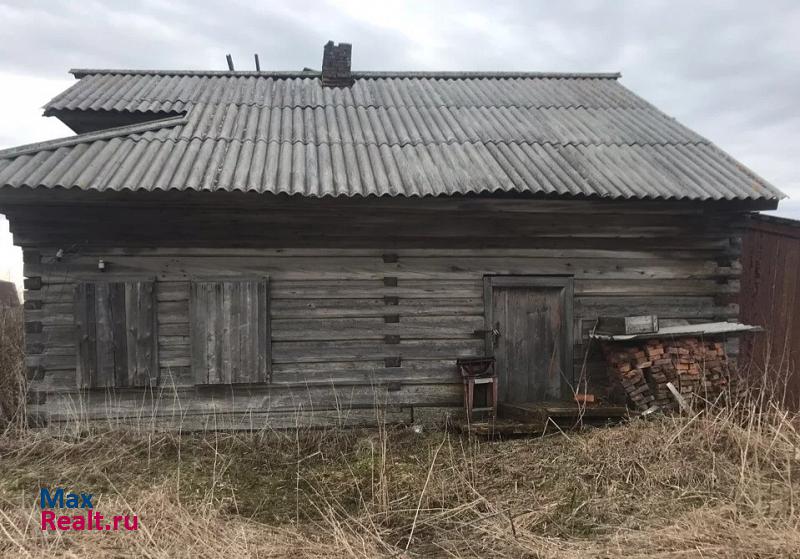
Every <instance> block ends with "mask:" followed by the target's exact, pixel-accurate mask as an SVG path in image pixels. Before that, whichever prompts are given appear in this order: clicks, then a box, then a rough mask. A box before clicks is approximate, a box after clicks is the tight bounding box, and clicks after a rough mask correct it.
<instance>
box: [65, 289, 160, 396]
mask: <svg viewBox="0 0 800 559" xmlns="http://www.w3.org/2000/svg"><path fill="white" fill-rule="evenodd" d="M75 322H76V329H77V332H78V386H79V387H80V388H100V387H111V386H113V387H126V386H155V385H157V384H158V345H157V339H158V338H157V321H156V299H155V283H154V282H152V281H125V282H84V283H79V284H78V286H77V289H76V291H75Z"/></svg>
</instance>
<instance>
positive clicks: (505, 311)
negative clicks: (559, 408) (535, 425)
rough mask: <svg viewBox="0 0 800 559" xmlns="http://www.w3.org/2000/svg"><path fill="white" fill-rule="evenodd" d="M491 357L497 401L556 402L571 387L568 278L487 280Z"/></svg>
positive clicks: (500, 277) (570, 281)
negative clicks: (494, 362) (496, 379)
mask: <svg viewBox="0 0 800 559" xmlns="http://www.w3.org/2000/svg"><path fill="white" fill-rule="evenodd" d="M486 280H487V283H486V295H487V298H488V301H487V316H486V318H487V330H489V331H492V333H490V334H489V336H488V337H487V345H488V346H489V353H490V354H493V355H494V357H495V359H496V360H497V373H498V377H499V378H498V382H499V399H500V401H501V402H508V403H523V402H537V401H546V400H559V399H561V398H563V397H566V396H567V395H568V394H569V386H570V385H571V384H572V380H573V378H572V376H573V375H572V280H571V278H561V277H557V278H551V277H520V276H515V277H503V276H493V277H489V278H486Z"/></svg>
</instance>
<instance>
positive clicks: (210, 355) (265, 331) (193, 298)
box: [189, 278, 271, 384]
mask: <svg viewBox="0 0 800 559" xmlns="http://www.w3.org/2000/svg"><path fill="white" fill-rule="evenodd" d="M268 292H269V291H268V279H266V278H262V279H253V280H225V281H193V282H192V287H191V294H190V303H189V304H190V309H189V325H190V326H189V327H190V329H191V344H192V371H193V373H194V377H195V382H196V383H197V384H234V383H257V382H267V381H268V380H269V376H270V367H271V355H270V332H269V307H268Z"/></svg>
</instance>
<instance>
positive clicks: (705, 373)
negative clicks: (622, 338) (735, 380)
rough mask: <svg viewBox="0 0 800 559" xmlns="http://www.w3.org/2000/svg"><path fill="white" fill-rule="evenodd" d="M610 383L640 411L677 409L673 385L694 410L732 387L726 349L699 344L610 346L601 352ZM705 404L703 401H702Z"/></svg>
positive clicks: (694, 340)
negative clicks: (670, 385)
mask: <svg viewBox="0 0 800 559" xmlns="http://www.w3.org/2000/svg"><path fill="white" fill-rule="evenodd" d="M603 351H604V354H605V356H606V360H607V362H608V365H609V374H610V375H611V377H612V379H611V380H612V382H619V383H620V384H621V385H622V387H623V388H624V389H625V393H626V394H627V395H628V398H629V399H630V401H631V402H632V403H633V404H634V406H635V407H636V408H637V409H639V410H646V409H648V408H649V407H651V406H654V405H655V406H658V407H659V408H661V409H668V410H669V409H677V408H678V403H677V402H676V400H675V398H674V396H673V395H672V393H671V392H670V390H669V388H668V387H667V383H668V382H671V383H672V384H673V385H674V386H675V388H676V389H677V390H678V391H679V392H680V394H681V396H683V398H684V399H685V400H686V402H687V403H689V404H690V405H691V404H692V403H693V401H695V400H698V399H704V400H712V401H713V400H715V399H716V398H717V397H718V396H719V395H720V394H721V393H722V392H723V390H725V388H726V387H727V386H728V384H729V383H730V382H731V379H730V374H729V370H728V359H727V356H726V355H725V346H724V345H723V344H722V343H720V342H709V341H702V340H698V339H697V338H679V339H674V340H660V339H652V340H647V341H641V342H635V343H624V344H622V343H608V344H606V345H604V347H603ZM701 401H702V400H701Z"/></svg>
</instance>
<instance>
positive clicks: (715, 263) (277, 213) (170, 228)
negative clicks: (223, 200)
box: [4, 199, 744, 426]
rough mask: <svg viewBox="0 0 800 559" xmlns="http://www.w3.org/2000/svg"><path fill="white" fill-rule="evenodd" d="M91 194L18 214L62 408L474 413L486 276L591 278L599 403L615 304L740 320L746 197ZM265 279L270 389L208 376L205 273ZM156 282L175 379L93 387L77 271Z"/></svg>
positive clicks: (32, 355)
mask: <svg viewBox="0 0 800 559" xmlns="http://www.w3.org/2000/svg"><path fill="white" fill-rule="evenodd" d="M92 200H94V199H92ZM91 202H92V201H89V202H88V203H87V202H86V200H84V201H83V203H82V204H81V206H80V207H77V208H76V207H69V206H66V205H65V202H64V201H59V200H56V201H55V202H54V204H53V205H52V206H49V207H41V206H35V207H34V206H32V205H30V203H29V202H28V201H27V200H20V201H19V202H18V203H16V204H13V205H7V206H6V207H5V208H4V211H5V212H6V213H7V215H8V216H9V218H10V221H11V226H12V232H13V233H14V235H15V240H16V242H17V243H18V244H21V245H22V246H23V248H24V254H25V275H26V278H27V279H26V294H25V297H26V309H27V310H26V313H27V314H26V321H27V331H28V334H27V347H28V366H29V375H30V377H31V378H32V379H33V380H32V387H33V388H34V390H35V391H36V392H38V393H40V394H42V396H40V397H38V398H36V400H37V401H40V404H39V405H38V406H37V405H35V406H34V407H33V409H34V411H37V410H38V411H40V412H43V413H46V414H47V415H48V416H49V418H50V419H51V420H59V419H65V418H68V417H70V416H74V415H76V414H78V415H83V416H87V417H111V418H126V417H127V418H129V417H134V416H135V417H144V418H147V419H148V420H152V421H161V420H163V419H164V418H167V419H174V418H175V417H178V416H180V417H182V418H195V419H197V420H198V421H208V418H209V417H210V416H211V415H213V416H214V417H224V418H225V419H224V421H227V422H228V423H230V424H234V425H240V426H241V425H246V424H247V423H248V422H250V423H253V422H255V423H257V424H263V423H264V422H265V421H268V422H269V423H270V424H274V425H282V424H285V423H291V421H305V419H303V420H298V419H297V417H298V416H297V414H296V413H295V412H296V411H297V410H303V411H304V414H305V415H306V416H308V415H309V414H308V413H307V412H310V411H311V410H313V411H314V413H315V414H316V415H317V416H318V417H321V418H323V420H324V421H331V420H332V418H333V419H336V420H337V421H339V422H343V423H349V422H351V421H356V422H358V421H361V420H369V419H370V418H372V419H374V413H373V412H371V411H369V410H371V409H372V408H374V407H376V404H378V406H377V407H379V408H385V409H388V410H390V413H394V414H399V416H401V417H403V418H405V419H409V418H410V417H412V416H413V414H414V410H417V412H419V410H421V409H423V408H440V407H456V406H459V405H460V403H461V400H462V392H461V385H460V380H459V377H458V373H457V371H456V367H455V360H456V359H457V358H459V357H472V356H479V355H482V354H483V353H484V341H483V336H482V334H481V332H480V330H481V329H483V328H484V318H483V317H484V307H483V291H482V289H483V277H484V276H485V275H492V274H496V275H568V276H572V277H574V279H575V283H574V285H575V299H574V325H573V328H574V340H575V351H574V355H575V363H574V376H573V383H576V384H577V383H578V382H580V381H581V380H582V379H583V380H586V379H588V382H589V390H590V391H594V392H596V393H598V395H600V396H603V395H604V391H605V389H606V384H605V383H606V372H605V366H604V364H603V362H602V358H601V356H600V355H599V351H597V348H592V347H591V345H590V344H588V342H587V336H588V333H589V331H590V330H591V328H592V327H593V325H594V321H595V320H596V318H597V316H599V315H625V314H637V313H643V314H644V313H646V314H658V315H659V317H660V319H661V320H662V321H665V323H669V322H670V321H675V320H683V321H690V322H692V321H694V322H702V321H709V320H720V319H728V318H735V317H736V315H737V313H738V306H737V305H736V304H735V303H734V301H735V297H736V293H737V292H738V289H739V275H740V269H741V266H740V264H739V245H740V243H739V231H738V224H739V223H740V222H741V219H742V212H743V211H744V210H743V209H742V208H741V207H739V206H735V207H734V206H733V205H731V207H724V206H723V207H718V206H713V207H711V206H704V205H702V204H680V203H666V202H663V203H660V204H655V203H650V202H638V203H637V202H629V203H605V204H600V203H597V202H588V201H573V202H563V201H545V200H492V199H489V200H480V199H478V200H474V199H473V200H460V201H453V200H449V201H448V200H417V201H400V200H395V201H392V200H388V201H387V200H374V201H302V202H298V201H296V200H287V199H275V200H273V204H272V205H259V204H255V205H250V204H244V205H243V204H238V203H235V201H234V202H231V203H229V204H228V205H227V206H226V205H224V204H223V205H219V206H218V207H215V208H209V207H208V206H207V205H205V204H202V203H198V205H197V206H196V207H191V208H187V204H184V203H182V202H181V203H178V202H175V201H173V200H166V201H164V203H163V204H161V205H158V206H153V207H144V208H142V207H134V208H132V207H130V205H129V204H127V203H123V202H121V201H120V202H119V203H117V202H116V201H111V202H105V203H102V204H98V205H97V206H93V205H92V203H91ZM59 250H62V251H63V253H62V255H61V257H60V258H59V257H58V251H59ZM99 259H103V260H104V262H105V263H106V271H104V272H100V271H98V268H97V264H98V260H99ZM254 276H266V277H268V278H269V282H270V287H269V291H270V293H269V298H270V305H269V308H270V330H271V352H272V355H271V382H270V383H269V384H263V385H247V386H239V385H236V386H214V387H208V386H206V387H204V386H195V384H194V379H193V376H192V372H191V370H190V365H191V353H190V336H189V329H190V322H189V285H190V284H189V282H190V281H191V280H192V279H195V278H200V277H202V278H206V279H207V278H219V279H224V278H237V277H242V278H244V277H247V278H252V277H254ZM144 278H155V280H156V282H157V283H156V300H157V326H158V361H159V370H160V375H159V382H158V386H156V387H154V388H150V389H147V388H140V389H133V388H129V389H116V390H114V391H109V390H90V391H85V390H84V391H79V390H77V388H76V386H77V385H76V379H75V368H76V341H75V339H76V336H75V327H74V321H75V317H74V304H73V293H74V290H75V288H76V284H77V282H79V281H86V280H92V279H103V280H112V279H114V280H120V281H123V280H125V281H130V280H137V279H144ZM398 358H399V359H398ZM398 364H399V366H398ZM387 406H388V407H387ZM212 412H213V413H212ZM231 418H234V419H231ZM292 418H294V419H292ZM359 418H360V419H359ZM222 420H223V419H219V421H222ZM214 421H217V419H215V420H214Z"/></svg>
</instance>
